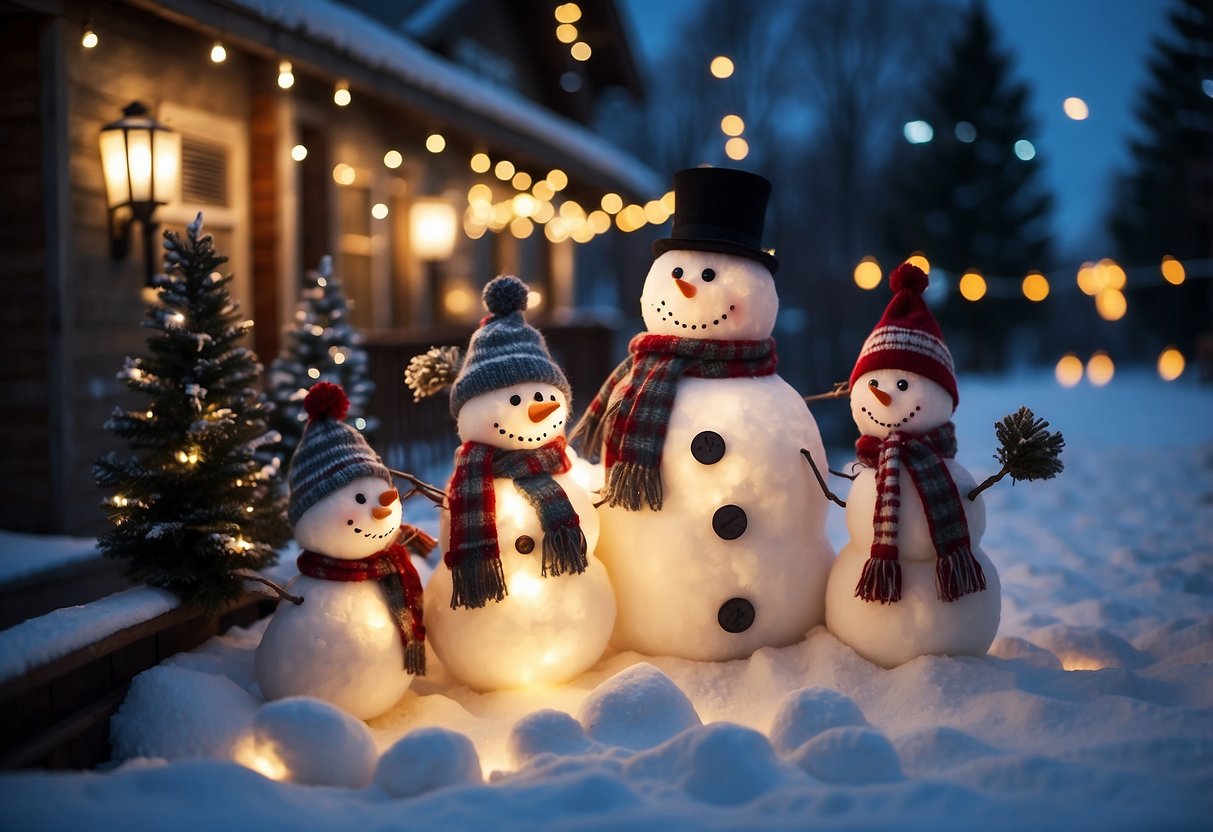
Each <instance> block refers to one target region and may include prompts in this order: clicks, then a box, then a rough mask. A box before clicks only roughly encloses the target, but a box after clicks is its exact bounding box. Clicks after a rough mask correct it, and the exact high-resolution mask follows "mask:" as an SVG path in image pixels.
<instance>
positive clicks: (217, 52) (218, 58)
mask: <svg viewBox="0 0 1213 832" xmlns="http://www.w3.org/2000/svg"><path fill="white" fill-rule="evenodd" d="M226 60H227V50H226V49H224V48H223V44H222V43H220V42H219V41H215V45H214V46H212V47H211V62H212V63H216V64H221V63H223V62H224V61H226Z"/></svg>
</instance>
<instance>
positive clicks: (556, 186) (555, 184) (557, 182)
mask: <svg viewBox="0 0 1213 832" xmlns="http://www.w3.org/2000/svg"><path fill="white" fill-rule="evenodd" d="M547 180H548V184H549V185H551V186H552V190H553V191H563V190H564V189H565V188H567V187H568V186H569V177H568V174H566V173H565V172H564V171H562V170H561V169H560V168H552V169H551V170H549V171H548V176H547ZM536 196H538V194H536Z"/></svg>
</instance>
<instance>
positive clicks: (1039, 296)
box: [1022, 272, 1049, 303]
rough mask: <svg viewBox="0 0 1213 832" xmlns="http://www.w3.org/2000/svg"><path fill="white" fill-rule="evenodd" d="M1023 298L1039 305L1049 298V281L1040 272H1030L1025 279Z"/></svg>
mask: <svg viewBox="0 0 1213 832" xmlns="http://www.w3.org/2000/svg"><path fill="white" fill-rule="evenodd" d="M1022 288H1023V296H1024V297H1025V298H1027V299H1028V300H1030V301H1034V302H1036V303H1039V302H1040V301H1042V300H1044V299H1045V298H1047V297H1048V296H1049V279H1048V278H1047V277H1045V276H1044V275H1043V274H1041V273H1040V272H1029V273H1028V276H1027V277H1025V278H1024V279H1023V286H1022Z"/></svg>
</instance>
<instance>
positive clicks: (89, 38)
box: [80, 26, 100, 49]
mask: <svg viewBox="0 0 1213 832" xmlns="http://www.w3.org/2000/svg"><path fill="white" fill-rule="evenodd" d="M99 42H100V38H98V37H97V33H96V32H94V31H93V27H92V26H89V27H87V28H86V29H85V30H84V34H83V35H81V36H80V45H81V46H83V47H84V48H85V49H94V48H96V46H97V44H98V43H99Z"/></svg>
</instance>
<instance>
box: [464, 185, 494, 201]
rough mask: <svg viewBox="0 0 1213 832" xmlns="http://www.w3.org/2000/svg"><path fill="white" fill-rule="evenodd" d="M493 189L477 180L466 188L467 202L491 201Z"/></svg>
mask: <svg viewBox="0 0 1213 832" xmlns="http://www.w3.org/2000/svg"><path fill="white" fill-rule="evenodd" d="M492 201H493V189H492V188H490V187H489V186H488V185H486V184H484V183H483V182H477V183H476V184H475V185H473V186H472V187H470V188H468V202H492Z"/></svg>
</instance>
